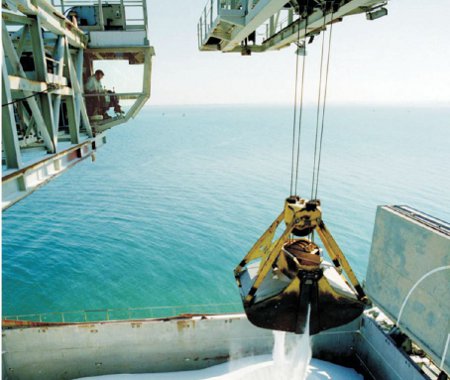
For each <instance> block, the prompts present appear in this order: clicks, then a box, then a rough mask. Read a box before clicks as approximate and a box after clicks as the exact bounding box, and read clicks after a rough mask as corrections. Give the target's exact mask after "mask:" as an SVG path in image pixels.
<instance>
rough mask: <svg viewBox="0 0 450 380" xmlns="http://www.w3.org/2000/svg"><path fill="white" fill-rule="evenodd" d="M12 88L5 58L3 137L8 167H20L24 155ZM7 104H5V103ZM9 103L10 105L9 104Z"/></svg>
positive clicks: (3, 65) (3, 72)
mask: <svg viewBox="0 0 450 380" xmlns="http://www.w3.org/2000/svg"><path fill="white" fill-rule="evenodd" d="M11 102H12V97H11V89H10V88H9V82H8V71H7V69H6V62H5V58H3V62H2V138H3V142H2V145H3V149H4V151H5V158H6V167H7V168H16V169H17V168H20V167H21V166H22V157H21V154H20V146H19V139H18V137H17V127H16V121H15V120H14V108H13V105H12V104H9V103H11ZM3 104H5V105H3ZM7 104H8V105H7Z"/></svg>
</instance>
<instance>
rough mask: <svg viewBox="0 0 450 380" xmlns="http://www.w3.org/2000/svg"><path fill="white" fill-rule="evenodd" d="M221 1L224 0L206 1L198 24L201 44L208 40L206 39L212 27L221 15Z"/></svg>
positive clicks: (198, 36)
mask: <svg viewBox="0 0 450 380" xmlns="http://www.w3.org/2000/svg"><path fill="white" fill-rule="evenodd" d="M221 3H222V0H208V2H207V3H206V5H205V8H204V9H203V12H202V15H201V16H200V20H199V21H198V24H197V38H198V43H199V46H200V45H202V44H203V43H204V42H206V41H205V40H206V38H207V37H208V35H209V32H210V31H211V28H212V26H213V24H214V23H215V21H216V20H217V17H218V16H219V9H220V7H221Z"/></svg>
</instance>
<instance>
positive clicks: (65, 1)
mask: <svg viewBox="0 0 450 380" xmlns="http://www.w3.org/2000/svg"><path fill="white" fill-rule="evenodd" d="M50 2H51V4H52V5H53V6H54V7H55V8H59V9H60V10H61V13H63V14H65V13H66V12H67V10H69V9H70V8H73V7H76V6H96V7H97V9H98V11H99V12H98V15H99V23H100V25H98V28H99V30H104V15H103V5H121V6H122V7H123V9H124V10H125V30H127V29H128V27H129V26H132V27H133V28H132V29H133V30H136V27H137V26H139V27H140V28H139V30H145V31H147V22H148V20H147V3H146V1H145V0H111V1H107V2H105V1H102V0H50ZM131 8H133V10H132V11H131V10H130V12H127V11H126V10H127V9H131ZM136 8H141V9H142V11H141V12H139V13H142V14H136ZM137 22H139V24H137Z"/></svg>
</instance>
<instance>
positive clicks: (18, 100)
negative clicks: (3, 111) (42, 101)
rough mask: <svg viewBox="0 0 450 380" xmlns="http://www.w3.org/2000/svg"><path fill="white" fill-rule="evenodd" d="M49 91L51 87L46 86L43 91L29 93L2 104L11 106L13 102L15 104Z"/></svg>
mask: <svg viewBox="0 0 450 380" xmlns="http://www.w3.org/2000/svg"><path fill="white" fill-rule="evenodd" d="M49 91H50V89H49V88H46V89H45V90H42V91H39V92H35V93H34V94H32V95H28V96H25V97H23V98H19V99H15V100H13V101H12V102H9V103H5V104H2V107H6V106H10V105H11V104H15V103H19V102H22V101H24V100H26V99H29V98H33V97H34V96H38V95H42V94H46V93H48V92H49Z"/></svg>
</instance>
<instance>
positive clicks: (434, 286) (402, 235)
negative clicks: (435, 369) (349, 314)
mask: <svg viewBox="0 0 450 380" xmlns="http://www.w3.org/2000/svg"><path fill="white" fill-rule="evenodd" d="M365 290H366V292H367V294H368V295H369V297H370V298H371V299H372V301H373V302H374V303H375V304H376V305H377V306H378V307H380V309H382V310H383V311H384V312H385V313H386V314H387V315H388V316H389V317H390V318H391V319H393V320H394V321H395V323H396V324H397V325H398V326H399V327H400V329H401V330H402V331H403V332H404V333H405V334H406V335H408V336H409V337H410V338H411V339H412V340H413V341H415V342H416V343H417V344H418V345H419V346H421V348H423V349H424V350H425V351H426V352H427V353H428V354H429V355H430V357H431V358H432V359H433V360H434V362H435V363H436V364H437V365H438V366H440V367H441V369H443V370H445V371H446V372H450V352H449V341H450V297H449V291H450V225H449V224H448V223H447V222H444V221H442V220H439V219H436V218H433V217H431V216H430V215H427V214H425V213H422V212H420V211H417V210H414V209H412V208H410V207H406V206H380V207H378V210H377V215H376V220H375V227H374V232H373V239H372V247H371V252H370V258H369V266H368V270H367V278H366V286H365Z"/></svg>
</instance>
